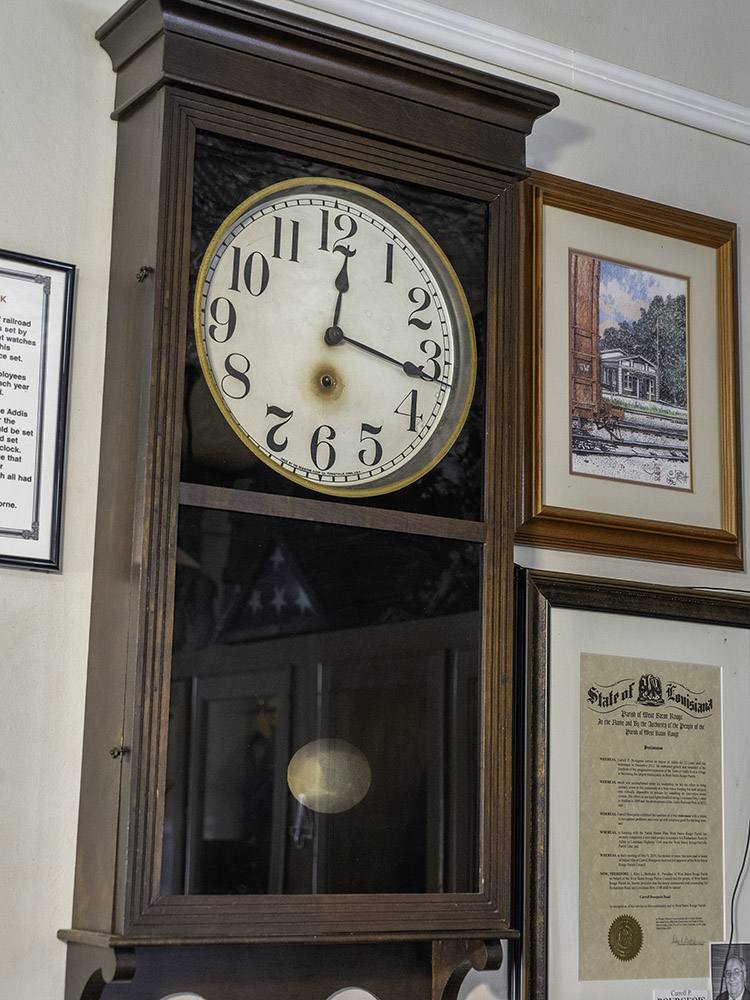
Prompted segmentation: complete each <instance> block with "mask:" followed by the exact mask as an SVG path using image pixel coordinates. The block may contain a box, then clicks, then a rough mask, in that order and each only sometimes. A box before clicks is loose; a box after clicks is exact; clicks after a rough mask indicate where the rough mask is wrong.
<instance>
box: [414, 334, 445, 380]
mask: <svg viewBox="0 0 750 1000" xmlns="http://www.w3.org/2000/svg"><path fill="white" fill-rule="evenodd" d="M419 349H420V351H422V352H423V353H424V354H428V355H429V357H428V359H427V360H428V361H431V362H432V363H433V365H434V366H435V368H434V371H433V372H432V373H429V372H427V373H426V374H428V375H430V378H433V379H435V380H437V379H439V378H440V375H441V369H440V365H439V364H438V363H437V359H438V358H439V357H440V355H441V354H442V353H443V352H442V350H441V348H440V345H439V344H438V343H436V341H434V340H423V341H422V343H421V344H420V345H419Z"/></svg>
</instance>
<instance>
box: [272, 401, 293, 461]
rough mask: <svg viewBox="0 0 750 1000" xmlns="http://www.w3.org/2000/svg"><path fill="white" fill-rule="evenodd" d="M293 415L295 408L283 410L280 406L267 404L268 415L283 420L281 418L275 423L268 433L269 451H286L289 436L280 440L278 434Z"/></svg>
mask: <svg viewBox="0 0 750 1000" xmlns="http://www.w3.org/2000/svg"><path fill="white" fill-rule="evenodd" d="M293 415H294V410H282V409H281V407H280V406H270V405H267V406H266V416H267V417H281V420H279V422H278V423H276V424H273V425H272V427H271V429H270V430H269V432H268V434H266V444H267V445H268V449H269V451H275V452H276V453H277V454H278V452H280V451H284V449H285V448H286V446H287V445H288V444H289V438H287V437H285V438H283V439H282V440H279V439H278V438H277V436H276V435H277V434H278V432H279V431H280V430H281V428H282V427H283V426H284V424H287V423H289V421H290V420H291V419H292V416H293Z"/></svg>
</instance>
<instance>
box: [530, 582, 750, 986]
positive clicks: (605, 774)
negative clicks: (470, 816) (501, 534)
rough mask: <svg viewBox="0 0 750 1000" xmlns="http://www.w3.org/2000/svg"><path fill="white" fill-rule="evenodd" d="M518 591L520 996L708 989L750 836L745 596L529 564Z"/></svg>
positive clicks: (740, 913)
mask: <svg viewBox="0 0 750 1000" xmlns="http://www.w3.org/2000/svg"><path fill="white" fill-rule="evenodd" d="M526 597H527V628H528V635H529V646H528V670H529V674H528V676H529V692H528V700H529V713H530V715H529V719H530V721H531V723H533V724H532V725H530V726H529V732H530V734H531V736H530V741H529V746H528V769H529V849H530V855H529V857H530V858H531V859H532V860H531V862H530V864H529V870H528V881H527V902H526V927H525V942H526V945H525V947H526V962H527V965H526V969H527V982H528V989H527V992H526V994H525V996H526V997H527V998H528V1000H561V998H563V997H564V998H565V1000H597V998H599V997H601V996H602V995H603V994H604V993H605V992H607V991H608V990H610V991H611V989H612V983H613V982H614V981H616V982H617V997H618V998H622V1000H630V998H632V1000H636V998H640V997H644V996H651V995H652V994H653V995H654V996H656V994H657V992H658V991H659V990H662V989H663V988H664V987H665V985H668V986H669V988H670V989H679V990H682V991H685V992H684V994H683V993H681V992H679V993H678V992H675V993H673V994H670V995H674V996H678V995H685V996H688V995H690V996H700V995H701V991H705V990H707V987H708V986H709V982H708V976H709V973H710V969H711V966H710V962H709V948H710V942H712V941H717V940H722V939H723V938H724V936H725V933H726V931H727V928H728V926H729V923H730V920H729V917H730V913H729V909H730V895H731V887H732V885H733V884H734V883H735V881H736V878H737V873H738V872H739V870H740V869H741V867H742V864H743V862H742V856H743V851H744V848H745V842H746V836H747V824H748V804H747V801H746V798H745V797H742V796H737V795H736V794H734V789H736V788H737V787H738V786H739V785H740V783H741V781H742V779H743V777H744V775H745V774H746V771H747V752H748V748H747V740H746V735H745V734H746V717H747V711H748V684H747V669H746V667H747V662H748V655H749V654H750V629H749V628H748V621H750V618H749V617H748V599H747V597H746V596H745V595H735V594H721V595H717V594H715V593H711V592H708V591H699V590H692V589H688V588H668V587H660V586H655V585H649V584H637V583H629V582H623V581H618V580H603V579H592V578H587V577H576V576H564V575H557V574H552V573H542V572H539V571H529V572H528V573H527V591H526ZM732 905H733V904H732ZM734 916H735V918H736V919H737V920H739V922H740V926H742V924H743V923H744V921H745V920H746V919H747V903H746V902H745V901H744V900H742V899H739V900H738V901H737V909H736V910H735V912H734ZM605 984H606V985H605ZM689 991H692V992H689ZM659 995H661V993H659ZM704 995H705V994H704Z"/></svg>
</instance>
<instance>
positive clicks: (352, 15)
mask: <svg viewBox="0 0 750 1000" xmlns="http://www.w3.org/2000/svg"><path fill="white" fill-rule="evenodd" d="M295 6H296V8H301V9H307V10H309V11H310V12H312V11H316V12H318V13H320V12H322V13H324V14H332V15H334V16H337V17H340V18H345V19H348V20H350V21H351V24H352V27H353V29H354V30H357V25H359V26H360V27H359V30H363V27H364V26H365V25H366V26H367V27H369V28H375V29H377V30H379V31H386V32H388V35H389V37H391V38H393V39H394V40H395V41H396V43H397V44H399V45H403V46H406V47H413V45H414V43H415V42H417V43H419V44H423V45H429V46H433V47H436V48H439V49H441V50H443V53H444V55H445V57H446V58H454V59H455V58H456V57H457V56H464V57H467V58H470V59H474V60H477V61H479V62H481V63H483V64H485V65H486V66H487V67H488V68H491V70H492V71H500V72H502V71H512V72H517V73H523V74H524V75H525V76H528V77H532V78H534V79H537V80H540V81H542V82H543V83H545V84H552V85H554V86H558V87H565V88H567V89H568V90H573V91H576V92H578V93H582V94H589V95H590V96H592V97H598V98H601V99H603V100H607V101H611V102H612V103H614V104H620V105H622V106H623V107H627V108H633V109H634V110H636V111H643V112H646V113H647V114H652V115H656V116H657V117H659V118H664V119H666V120H668V121H674V122H677V123H679V124H681V125H687V126H689V127H691V128H697V129H700V130H701V131H703V132H710V133H712V134H713V135H719V136H722V137H723V138H726V139H733V140H735V141H736V142H743V143H748V144H750V108H747V107H745V106H744V105H741V104H734V103H733V102H731V101H726V100H722V99H721V98H717V97H713V96H711V95H710V94H704V93H702V92H701V91H697V90H691V89H690V88H689V87H683V86H680V85H678V84H675V83H670V82H669V81H667V80H663V79H660V78H659V77H654V76H649V75H648V74H646V73H639V72H636V71H635V70H631V69H627V68H626V67H624V66H618V65H616V64H615V63H610V62H606V61H605V60H603V59H596V58H594V57H593V56H589V55H586V53H583V52H578V51H576V50H575V49H571V48H567V47H565V46H563V45H557V44H555V43H554V42H548V41H544V40H543V39H540V38H534V37H533V36H532V35H525V34H523V33H522V32H519V31H513V30H511V29H509V28H503V27H501V26H500V25H497V24H494V23H492V22H489V21H485V20H482V19H481V18H478V17H473V16H471V15H469V14H463V13H461V12H460V11H457V10H451V9H448V8H446V7H439V6H437V5H436V4H433V3H429V2H428V0H300V3H298V4H296V5H295Z"/></svg>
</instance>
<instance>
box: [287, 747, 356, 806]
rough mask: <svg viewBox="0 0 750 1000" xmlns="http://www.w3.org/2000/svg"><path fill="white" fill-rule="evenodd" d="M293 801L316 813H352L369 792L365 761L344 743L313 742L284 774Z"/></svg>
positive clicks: (304, 748) (297, 755) (299, 752)
mask: <svg viewBox="0 0 750 1000" xmlns="http://www.w3.org/2000/svg"><path fill="white" fill-rule="evenodd" d="M286 776H287V784H288V785H289V791H290V792H291V793H292V795H293V796H294V797H295V799H296V800H297V801H298V802H299V803H301V805H303V806H306V807H307V808H308V809H312V811H313V812H319V813H339V812H346V810H347V809H352V808H353V807H354V806H356V805H357V803H358V802H361V801H362V799H363V798H364V797H365V795H367V793H368V791H369V790H370V782H371V781H372V771H371V770H370V765H369V764H368V762H367V757H365V755H364V754H363V753H362V751H361V750H358V749H357V748H356V747H355V746H352V744H351V743H347V741H346V740H330V739H329V740H313V741H312V743H305V745H304V746H303V747H300V748H299V750H298V751H297V752H296V753H295V755H294V756H293V757H292V759H291V760H290V761H289V767H288V768H287V772H286Z"/></svg>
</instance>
